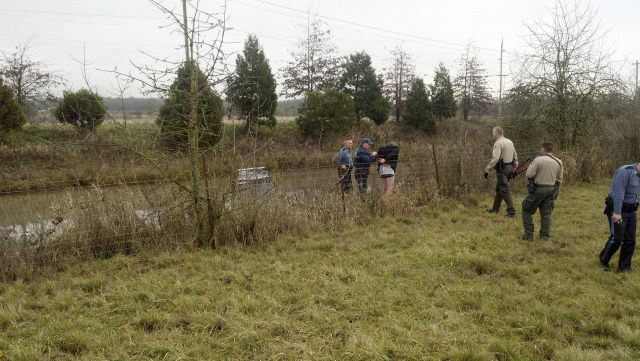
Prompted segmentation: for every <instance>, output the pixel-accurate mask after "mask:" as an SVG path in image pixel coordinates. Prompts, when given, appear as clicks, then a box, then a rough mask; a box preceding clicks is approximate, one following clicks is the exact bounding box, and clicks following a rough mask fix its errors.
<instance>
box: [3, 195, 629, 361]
mask: <svg viewBox="0 0 640 361" xmlns="http://www.w3.org/2000/svg"><path fill="white" fill-rule="evenodd" d="M605 192H606V186H605V185H602V184H601V185H573V186H568V187H567V189H565V190H564V191H563V193H562V195H561V200H560V202H559V203H558V205H557V211H556V215H555V221H556V222H555V225H556V227H555V228H554V232H553V240H551V241H545V242H541V241H539V240H536V241H535V242H533V243H525V242H522V241H519V240H518V235H519V234H520V232H521V230H520V221H519V220H508V219H506V218H504V217H503V216H497V215H491V216H489V215H487V214H485V213H484V210H483V208H484V206H487V205H488V204H489V199H488V198H484V197H483V198H481V199H480V200H478V201H473V202H469V203H468V204H458V203H454V202H445V203H443V204H440V205H438V206H436V207H433V208H426V209H423V210H422V211H421V213H420V215H419V216H416V217H400V218H384V219H377V220H375V219H374V220H372V222H371V224H370V225H369V226H366V227H359V226H358V227H356V226H354V227H350V228H347V229H336V230H333V231H327V232H326V233H321V234H315V235H312V236H309V237H306V238H300V239H298V238H294V237H283V238H281V239H280V240H279V241H277V242H275V243H271V244H268V245H264V246H261V247H259V246H252V247H246V248H242V247H229V248H226V249H223V250H220V251H215V252H214V251H199V252H188V253H176V254H162V255H155V256H153V255H138V256H131V257H127V256H118V257H116V258H113V259H110V260H103V261H95V262H91V263H83V264H79V265H76V266H72V267H71V268H70V270H68V271H65V272H64V273H61V274H58V275H52V276H50V277H49V278H47V279H42V280H39V281H33V282H30V283H13V284H0V350H1V351H0V352H1V354H2V355H3V356H2V357H0V359H7V360H47V359H52V360H54V359H55V360H66V359H69V360H129V359H134V360H147V359H162V360H325V359H326V360H545V359H549V360H563V361H570V360H571V361H573V360H638V359H640V303H639V302H638V301H640V282H639V273H638V272H637V271H636V272H633V273H628V274H617V273H613V272H605V271H603V270H602V269H601V268H600V267H599V265H598V263H597V261H596V256H597V253H598V252H599V250H600V246H601V245H602V243H603V241H604V239H605V237H606V225H605V220H604V217H603V216H602V214H601V204H602V201H603V197H604V193H605ZM519 196H522V194H520V195H519ZM520 198H521V197H519V199H520ZM637 265H638V262H637V260H636V261H635V266H636V269H638V266H637Z"/></svg>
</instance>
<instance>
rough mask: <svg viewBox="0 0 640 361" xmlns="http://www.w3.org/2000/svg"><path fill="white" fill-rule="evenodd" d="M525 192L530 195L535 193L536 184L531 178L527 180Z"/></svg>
mask: <svg viewBox="0 0 640 361" xmlns="http://www.w3.org/2000/svg"><path fill="white" fill-rule="evenodd" d="M527 190H528V191H529V193H530V194H533V193H535V192H536V182H535V181H534V180H533V178H527Z"/></svg>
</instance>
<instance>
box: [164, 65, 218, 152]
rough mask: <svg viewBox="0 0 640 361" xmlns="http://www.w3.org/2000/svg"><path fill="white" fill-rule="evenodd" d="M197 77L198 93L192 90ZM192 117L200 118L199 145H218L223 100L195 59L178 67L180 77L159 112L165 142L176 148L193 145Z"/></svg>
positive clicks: (197, 120)
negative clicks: (190, 135) (191, 138)
mask: <svg viewBox="0 0 640 361" xmlns="http://www.w3.org/2000/svg"><path fill="white" fill-rule="evenodd" d="M194 72H195V73H194ZM193 80H195V82H196V84H195V86H194V90H195V92H194V93H192V89H191V88H192V87H191V85H192V81H193ZM194 101H195V104H193V102H194ZM192 116H195V117H196V122H195V124H196V125H197V128H196V129H195V130H197V134H198V144H199V145H200V146H212V145H214V144H215V142H217V141H218V140H219V139H220V136H221V128H222V99H220V97H219V96H218V95H217V94H216V93H215V91H214V90H213V88H212V87H211V84H210V83H209V80H208V79H207V77H206V76H205V75H204V73H203V72H202V71H201V70H200V68H199V67H198V66H197V65H196V64H195V63H193V62H187V63H185V64H183V65H182V66H181V67H180V68H179V69H178V76H177V78H176V80H175V81H174V82H173V84H171V87H170V89H169V96H168V98H167V100H166V101H165V103H164V104H163V105H162V108H160V112H159V114H158V119H157V122H158V124H159V125H160V135H161V139H162V140H163V141H164V142H165V144H167V145H168V146H169V147H172V148H184V147H186V146H187V145H188V144H189V133H190V132H189V125H190V119H191V117H192ZM191 134H194V132H191Z"/></svg>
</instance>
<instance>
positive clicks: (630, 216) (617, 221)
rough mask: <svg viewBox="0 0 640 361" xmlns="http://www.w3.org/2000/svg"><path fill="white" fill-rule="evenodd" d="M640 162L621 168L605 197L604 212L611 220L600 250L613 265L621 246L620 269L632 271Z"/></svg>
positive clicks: (605, 263) (606, 262)
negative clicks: (615, 255) (606, 237)
mask: <svg viewBox="0 0 640 361" xmlns="http://www.w3.org/2000/svg"><path fill="white" fill-rule="evenodd" d="M639 191H640V163H636V164H629V165H625V166H622V167H620V168H618V170H617V171H616V172H615V174H614V175H613V184H612V185H611V189H610V190H609V194H608V196H607V199H606V201H605V206H606V207H605V210H604V214H606V215H607V220H608V221H609V231H610V232H609V233H610V234H609V239H607V243H606V244H605V246H604V249H602V252H600V263H601V264H602V266H604V267H605V269H609V261H610V260H611V258H612V257H613V255H614V254H615V253H616V252H617V251H618V249H620V260H619V261H618V271H620V272H625V271H631V257H633V251H634V250H635V248H636V224H637V211H638V192H639Z"/></svg>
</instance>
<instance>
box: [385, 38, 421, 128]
mask: <svg viewBox="0 0 640 361" xmlns="http://www.w3.org/2000/svg"><path fill="white" fill-rule="evenodd" d="M415 68H416V67H415V65H414V64H413V62H412V60H411V56H410V55H409V54H408V53H407V52H406V51H404V50H403V49H402V48H401V47H397V48H395V49H393V51H392V52H391V59H390V61H389V65H388V66H387V67H386V68H385V69H384V72H385V73H384V87H383V89H384V93H385V96H386V97H387V99H388V100H389V101H390V102H391V103H392V104H393V113H394V114H395V118H396V121H397V122H399V121H400V119H401V118H402V112H403V111H404V102H405V101H406V99H407V94H409V90H410V89H411V86H412V85H413V82H414V80H415Z"/></svg>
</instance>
